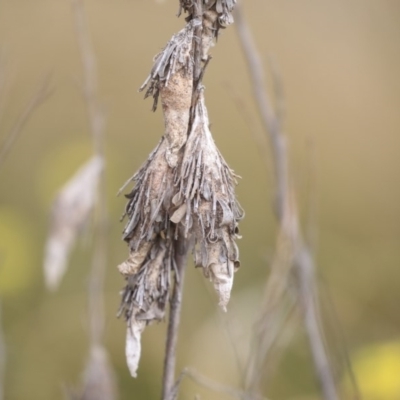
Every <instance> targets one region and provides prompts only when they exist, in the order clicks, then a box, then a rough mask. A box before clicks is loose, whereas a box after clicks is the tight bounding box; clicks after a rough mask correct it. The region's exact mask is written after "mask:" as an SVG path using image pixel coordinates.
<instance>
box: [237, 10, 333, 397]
mask: <svg viewBox="0 0 400 400" xmlns="http://www.w3.org/2000/svg"><path fill="white" fill-rule="evenodd" d="M236 21H237V24H236V29H237V33H238V36H239V40H240V43H241V45H242V49H243V52H244V55H245V58H246V61H247V64H248V68H249V72H250V76H251V79H252V83H253V92H254V96H255V98H256V100H257V105H258V108H259V113H260V116H261V119H262V122H263V124H264V127H265V130H266V131H267V132H268V135H269V139H270V144H271V152H272V156H273V160H274V165H275V176H276V186H277V195H276V202H277V203H276V204H275V207H276V211H277V217H278V220H279V222H280V224H281V229H282V234H283V235H284V236H285V237H286V238H287V240H288V241H289V243H290V248H289V249H287V254H288V255H289V257H290V258H291V260H290V265H291V266H292V268H293V270H294V273H295V276H296V278H297V279H296V281H295V283H296V288H297V292H298V295H299V299H300V308H301V310H302V313H303V319H304V324H305V327H306V331H307V335H308V339H309V344H310V349H311V353H312V356H313V361H314V367H315V372H316V375H317V377H318V380H319V383H320V386H321V390H322V393H323V396H324V399H325V400H336V399H337V398H338V396H337V393H336V387H335V382H334V379H333V374H332V371H331V367H330V364H329V359H328V355H327V352H326V349H325V346H324V340H323V332H322V328H321V327H320V326H319V324H318V321H319V310H318V306H317V301H318V300H317V293H316V283H315V277H314V269H315V266H314V261H313V259H312V257H311V255H310V252H309V249H308V247H307V246H306V245H305V243H304V241H303V239H302V235H301V231H300V228H299V218H298V215H297V209H296V206H295V202H294V196H293V195H291V190H290V184H289V181H290V179H289V167H288V165H289V160H288V154H287V153H288V152H287V147H286V142H285V137H284V135H283V132H282V126H281V121H280V120H279V115H277V114H276V113H275V112H274V110H273V108H272V105H271V104H272V103H271V101H270V99H269V97H268V95H267V92H266V90H265V83H264V72H263V65H262V62H261V59H260V57H259V55H258V52H257V49H256V47H255V45H254V41H253V39H252V36H251V33H250V29H249V27H248V26H247V23H246V21H245V20H244V17H243V13H242V10H241V7H237V9H236ZM279 93H280V91H279V90H278V92H277V94H278V95H279ZM278 104H281V103H280V102H279V99H278Z"/></svg>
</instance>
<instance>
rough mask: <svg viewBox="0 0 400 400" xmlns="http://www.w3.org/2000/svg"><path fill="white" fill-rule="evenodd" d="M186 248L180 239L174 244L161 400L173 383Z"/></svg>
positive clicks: (169, 391)
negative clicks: (173, 264)
mask: <svg viewBox="0 0 400 400" xmlns="http://www.w3.org/2000/svg"><path fill="white" fill-rule="evenodd" d="M187 252H188V248H187V245H186V244H185V240H184V239H182V238H180V239H178V240H177V241H176V243H175V263H176V273H177V274H176V275H175V282H174V289H173V291H172V297H171V301H170V311H169V320H168V331H167V340H166V345H165V358H164V376H163V385H162V400H169V399H170V397H171V394H172V390H173V387H174V382H175V365H176V348H177V343H178V330H179V323H180V315H181V306H182V295H183V282H184V277H185V268H186V263H187Z"/></svg>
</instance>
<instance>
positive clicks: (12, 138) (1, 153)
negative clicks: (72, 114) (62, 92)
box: [0, 76, 51, 166]
mask: <svg viewBox="0 0 400 400" xmlns="http://www.w3.org/2000/svg"><path fill="white" fill-rule="evenodd" d="M49 79H50V78H49V76H46V77H45V78H44V79H43V80H42V81H41V82H40V83H39V85H38V87H37V89H36V90H35V92H34V94H33V95H32V97H31V99H30V100H29V102H28V104H27V105H26V106H25V108H24V110H23V111H22V113H21V115H20V116H19V118H18V120H17V121H16V123H15V124H14V126H13V128H12V129H11V131H10V132H9V133H8V135H6V139H5V141H4V143H3V144H2V145H1V146H0V166H1V164H3V163H4V161H5V159H6V158H7V156H8V154H9V153H10V150H11V148H12V147H13V145H14V143H15V142H16V140H17V139H18V137H19V136H20V134H21V132H22V130H23V128H24V126H25V125H26V123H27V122H28V121H29V119H30V117H31V116H32V114H33V112H34V111H35V110H36V109H37V108H38V107H39V106H40V105H41V104H43V102H44V101H45V100H46V99H47V98H48V97H49V95H50V94H51V91H50V90H49Z"/></svg>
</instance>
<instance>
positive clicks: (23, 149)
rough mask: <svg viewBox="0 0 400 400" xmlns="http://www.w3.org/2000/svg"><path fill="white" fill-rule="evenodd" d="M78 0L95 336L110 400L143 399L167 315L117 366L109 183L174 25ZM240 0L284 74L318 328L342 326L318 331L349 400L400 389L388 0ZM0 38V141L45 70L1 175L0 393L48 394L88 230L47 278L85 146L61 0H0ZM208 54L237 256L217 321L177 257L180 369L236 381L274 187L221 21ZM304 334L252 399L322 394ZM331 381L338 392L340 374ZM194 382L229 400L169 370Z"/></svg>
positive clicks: (80, 305) (150, 387)
mask: <svg viewBox="0 0 400 400" xmlns="http://www.w3.org/2000/svg"><path fill="white" fill-rule="evenodd" d="M85 4H86V6H87V7H86V10H87V14H88V21H89V24H90V32H91V35H92V40H93V44H94V48H95V51H96V56H97V62H98V71H99V85H100V88H99V89H100V96H101V98H102V100H103V102H104V104H105V106H106V109H107V116H108V119H107V172H106V174H107V194H108V198H107V201H108V206H109V213H110V221H111V223H110V236H109V261H108V264H109V269H108V271H107V279H106V306H107V310H106V313H107V329H106V331H107V332H106V345H107V348H108V351H109V353H110V357H111V361H112V364H113V366H114V368H115V370H116V373H117V377H118V383H119V388H120V398H121V399H123V400H124V399H129V398H130V399H132V398H135V399H156V398H158V396H159V393H160V391H161V371H162V360H163V348H164V336H165V324H163V323H161V324H159V325H154V326H151V327H150V328H148V329H147V330H146V332H145V334H144V337H143V353H142V360H141V364H140V369H139V377H138V378H137V379H136V380H134V379H132V378H130V376H129V372H128V369H127V368H126V366H125V356H124V340H125V324H124V322H123V321H120V320H117V319H116V318H115V314H116V310H117V308H118V304H119V290H120V289H121V288H122V286H123V280H122V277H121V276H120V275H119V274H118V272H117V270H116V268H115V266H116V265H117V264H118V263H120V262H121V261H123V260H124V259H125V258H126V256H127V248H126V245H125V244H124V243H123V242H122V241H121V240H120V236H121V231H122V227H123V225H122V224H121V223H120V222H119V217H120V215H121V214H122V211H123V208H124V205H125V202H124V199H123V198H117V197H116V196H115V194H116V193H117V191H118V189H119V188H120V186H121V185H122V184H123V183H124V182H125V180H126V179H127V178H128V177H129V176H131V175H132V173H133V172H134V171H135V170H136V169H137V168H138V167H139V166H140V165H141V163H142V162H143V161H144V160H145V158H146V157H147V154H148V153H149V151H150V150H151V149H152V148H153V147H154V146H155V144H156V143H157V141H158V139H159V137H160V136H161V135H162V133H163V121H162V116H161V113H160V111H158V112H157V113H156V114H153V113H152V112H151V111H150V109H151V101H150V100H147V101H143V96H142V94H139V93H137V89H138V87H139V86H140V85H141V83H142V82H143V80H144V79H145V78H146V76H147V74H148V72H149V70H150V67H151V64H152V58H153V56H154V55H155V54H156V53H157V52H158V51H159V50H160V49H161V48H162V47H163V46H164V44H165V43H166V42H167V40H168V39H169V38H170V36H171V35H172V34H173V33H175V32H176V31H178V30H179V29H180V28H181V27H182V26H183V24H184V21H183V19H182V18H180V19H177V18H176V17H175V14H176V11H177V9H178V6H177V1H175V0H165V1H162V2H161V1H159V2H156V1H152V0H113V1H111V0H87V1H86V2H85ZM243 5H244V11H245V13H246V17H247V19H248V22H249V24H250V26H251V28H252V30H253V33H254V35H255V39H256V42H257V45H258V47H259V50H260V52H261V54H262V56H263V58H264V60H265V66H266V71H267V70H268V55H272V56H273V58H274V60H275V61H276V62H277V63H278V65H279V70H280V73H281V76H282V79H283V83H284V87H285V100H286V111H287V117H286V123H285V131H286V132H287V135H288V140H289V147H290V151H291V166H292V171H293V174H294V178H295V184H296V188H297V198H298V200H299V203H300V206H301V207H300V211H301V213H302V215H303V217H304V218H303V220H304V222H305V226H309V227H311V228H310V230H311V231H313V232H314V237H316V238H317V240H316V242H317V250H316V260H317V263H318V268H319V270H318V276H319V280H320V282H321V292H322V293H323V296H322V297H324V298H328V297H329V296H330V297H331V299H332V303H333V304H332V303H330V301H325V302H323V306H322V313H323V314H324V315H327V319H328V320H329V321H331V322H330V325H329V324H328V330H329V326H332V324H333V325H337V324H340V326H341V330H342V331H343V337H341V335H339V336H338V335H336V336H335V338H334V339H333V343H334V345H337V348H341V347H342V345H343V343H345V344H346V346H347V349H348V353H349V356H350V358H351V360H352V363H353V367H354V370H355V373H356V375H357V376H358V381H359V385H360V388H361V390H362V392H363V394H364V398H365V399H383V400H385V399H388V400H391V399H400V312H399V305H400V207H399V204H400V179H399V172H400V157H399V156H400V2H399V1H398V0H381V1H376V0H337V1H335V2H327V1H326V2H321V1H316V0H300V1H289V0H279V1H277V0H275V1H273V0H246V1H243ZM0 48H1V58H2V64H3V66H2V73H3V75H4V77H5V79H6V89H5V90H4V91H3V93H2V98H3V99H4V103H3V105H2V106H1V112H2V118H1V121H0V141H3V140H4V138H5V137H6V134H7V133H8V132H9V131H10V129H11V127H12V126H13V124H14V123H15V120H16V119H18V116H19V115H20V113H21V110H22V108H23V106H24V104H25V103H26V102H27V100H28V99H29V97H30V96H31V95H32V92H33V91H34V90H35V87H36V86H37V84H38V82H39V81H40V79H41V78H42V77H43V75H44V74H46V73H51V76H52V77H51V81H52V86H53V87H54V93H53V95H52V96H51V97H50V98H49V99H48V100H47V101H46V102H45V103H44V104H43V105H42V106H41V107H40V108H38V109H37V110H36V111H35V112H34V114H33V115H32V117H31V119H30V121H29V123H28V124H27V126H26V127H25V129H24V131H23V133H22V136H21V137H20V139H19V140H18V142H17V143H16V145H15V146H14V148H13V150H12V152H11V153H10V155H9V157H8V158H7V160H6V161H5V162H4V163H3V165H2V167H1V169H0V187H1V190H0V298H1V302H2V308H3V312H2V314H3V315H2V317H3V321H2V325H3V330H4V336H5V341H6V344H7V364H6V378H5V399H7V400H25V399H40V400H50V399H51V400H53V399H60V398H62V396H63V395H62V390H61V388H62V384H63V383H65V382H66V383H72V384H78V383H79V381H80V376H81V373H82V370H83V368H84V363H85V360H86V357H87V351H88V349H87V345H88V343H87V341H88V339H87V324H86V317H87V311H86V305H87V298H86V297H87V296H86V291H87V279H88V272H89V265H90V258H91V254H90V250H89V248H90V246H89V245H88V243H90V227H88V229H87V232H86V234H85V233H84V234H83V239H82V240H80V241H79V243H78V245H77V246H76V248H75V250H74V252H73V254H72V257H71V260H70V268H69V270H68V273H67V274H66V276H65V278H64V280H63V282H62V284H61V287H60V289H59V290H58V291H57V292H56V293H53V294H52V293H49V292H47V291H46V290H45V288H44V284H43V274H42V263H43V248H44V243H45V239H46V235H47V228H48V216H49V209H50V206H51V202H52V199H53V198H54V195H55V194H56V192H57V190H58V189H59V188H60V187H61V186H62V185H63V184H64V183H65V182H66V180H67V179H68V178H69V177H70V176H71V175H72V174H73V173H74V172H75V171H76V169H77V168H78V167H79V166H80V165H81V164H82V163H83V162H84V161H85V160H87V159H88V158H89V156H90V155H91V139H90V135H89V128H88V121H87V119H86V112H85V104H84V102H83V99H82V96H81V93H80V82H81V77H82V69H81V64H80V58H79V53H78V48H77V44H76V37H75V31H74V25H73V19H72V15H71V7H70V2H69V1H68V0H3V1H1V2H0ZM212 55H213V60H212V61H211V64H210V65H209V68H208V70H207V73H206V77H205V85H206V100H207V104H208V107H209V114H210V118H211V122H212V131H213V134H214V137H215V141H216V143H217V145H218V146H219V147H220V150H221V152H222V153H223V155H224V157H225V158H226V160H227V161H228V162H229V163H230V165H231V167H232V168H234V169H235V171H236V172H237V173H238V174H239V175H241V176H242V178H243V179H242V180H241V181H240V184H239V186H238V189H237V191H238V196H239V200H240V202H241V204H242V205H243V207H244V209H245V210H246V218H245V219H244V221H243V222H242V224H241V232H242V234H243V239H242V240H241V241H240V243H239V245H240V250H241V264H242V266H241V268H240V271H239V272H238V273H237V274H236V277H235V279H236V281H235V285H234V289H233V295H232V301H231V306H230V317H229V318H230V323H229V324H230V325H229V324H228V325H229V326H230V327H227V323H225V322H224V321H225V317H222V316H221V313H220V311H219V310H218V309H217V304H216V303H217V302H216V299H215V295H214V293H213V291H212V288H211V287H210V284H209V283H208V282H206V281H205V279H204V278H203V277H202V276H201V274H200V271H197V270H194V269H193V268H190V269H189V271H188V274H187V281H186V287H185V295H184V306H183V317H182V325H181V330H180V347H179V367H180V368H182V367H184V366H193V367H195V368H196V369H197V370H199V371H201V372H202V373H204V374H206V375H207V376H209V377H212V378H213V379H214V380H216V381H219V382H223V383H225V384H230V385H236V386H239V385H240V369H239V367H238V365H237V362H236V361H235V351H237V352H239V353H241V352H243V351H245V349H246V346H247V342H248V335H249V332H250V331H251V328H252V323H253V320H254V318H255V317H256V315H257V309H258V307H259V304H260V299H261V294H262V291H263V287H264V285H265V282H266V279H267V277H268V272H269V261H270V260H271V257H272V255H273V252H274V246H275V237H276V224H275V222H274V216H273V214H272V211H271V199H272V195H273V184H274V183H273V174H272V166H271V164H270V161H268V164H269V165H270V168H269V170H266V168H265V163H264V162H263V160H261V158H260V155H259V152H258V149H257V145H256V142H255V140H254V136H253V133H252V132H254V131H255V130H258V131H261V129H262V128H261V124H260V122H259V120H258V118H257V113H256V108H255V104H254V100H253V99H252V97H251V90H250V85H249V78H248V74H247V70H246V67H245V63H244V60H243V56H242V53H241V50H240V47H239V44H238V40H237V37H236V33H235V30H234V28H233V27H230V28H229V29H227V30H226V31H224V32H223V34H222V36H221V37H220V39H219V41H218V44H217V46H216V47H215V48H214V49H213V50H212ZM239 102H240V104H241V105H240V106H239V107H238V103H239ZM310 209H311V212H310ZM328 293H329V294H330V295H329V296H328ZM333 313H335V314H336V317H335V318H336V319H335V318H334V317H332V314H333ZM231 330H234V331H235V332H234V334H232V332H231ZM328 333H329V332H328ZM232 337H234V339H232ZM230 338H231V339H232V340H231V339H230ZM306 343H307V342H306V339H305V336H304V332H303V330H302V328H301V326H298V327H297V328H296V330H295V331H294V332H293V337H292V342H291V344H290V346H289V347H288V349H287V350H286V351H285V353H284V354H283V357H282V358H281V359H280V361H279V362H278V361H277V365H276V366H275V368H274V371H273V373H272V371H271V373H270V375H269V376H268V379H267V377H266V383H265V387H266V395H267V396H268V398H271V399H299V400H300V399H302V400H304V399H318V398H320V395H319V394H318V390H317V386H316V382H315V379H314V375H313V367H312V364H311V359H310V356H309V350H308V348H307V346H306ZM234 348H235V349H234ZM332 352H333V355H334V363H338V364H340V365H341V364H343V363H344V361H343V357H344V356H343V355H342V354H339V353H340V352H339V351H336V350H335V346H334V347H333V348H332ZM339 369H340V368H339ZM341 380H342V382H341V385H342V386H343V387H345V385H346V384H345V381H346V378H343V379H341ZM196 393H200V394H201V395H202V397H201V398H207V399H225V398H228V397H226V396H224V395H221V394H219V395H215V394H213V393H211V392H210V391H208V390H206V389H204V388H201V387H199V386H197V385H195V384H193V383H190V382H189V381H185V382H184V384H183V395H182V398H191V399H192V398H194V395H195V394H196ZM344 393H346V392H344ZM346 396H347V395H346V394H345V395H344V398H350V397H346Z"/></svg>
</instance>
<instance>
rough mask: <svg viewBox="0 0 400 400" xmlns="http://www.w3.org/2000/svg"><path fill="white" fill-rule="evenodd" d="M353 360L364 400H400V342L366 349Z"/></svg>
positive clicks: (376, 345)
mask: <svg viewBox="0 0 400 400" xmlns="http://www.w3.org/2000/svg"><path fill="white" fill-rule="evenodd" d="M352 359H353V367H354V371H355V374H356V377H357V380H358V384H359V387H360V390H361V394H362V396H363V397H362V398H363V399H364V400H385V399H388V400H389V399H393V400H395V399H400V341H399V342H389V343H381V344H375V345H371V346H367V347H364V348H363V349H362V350H360V351H358V352H357V353H356V354H355V355H354V357H352Z"/></svg>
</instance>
